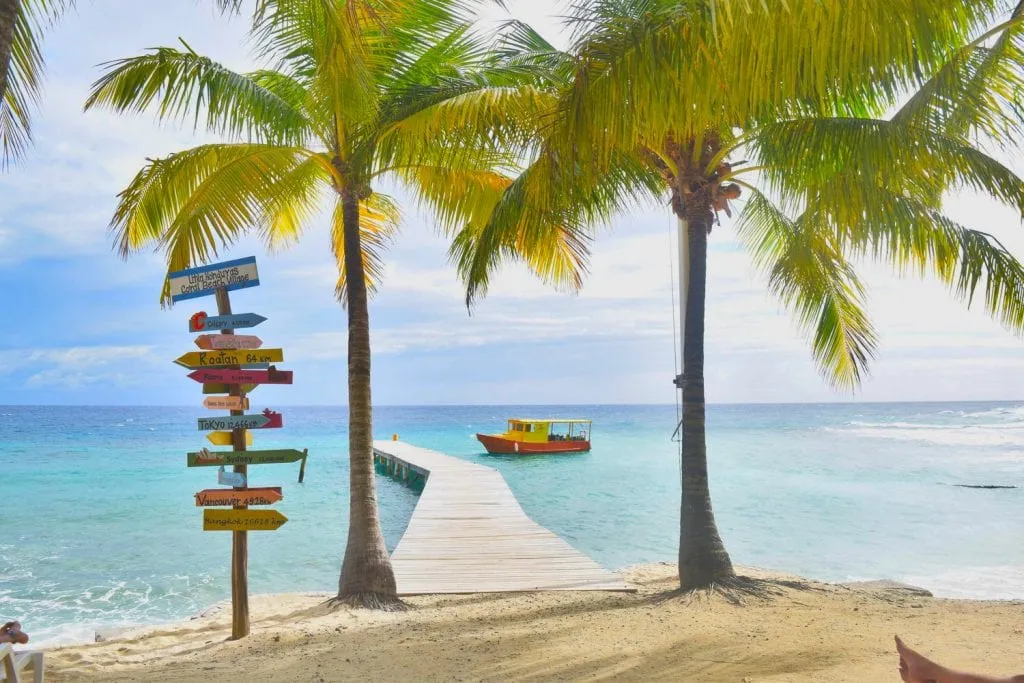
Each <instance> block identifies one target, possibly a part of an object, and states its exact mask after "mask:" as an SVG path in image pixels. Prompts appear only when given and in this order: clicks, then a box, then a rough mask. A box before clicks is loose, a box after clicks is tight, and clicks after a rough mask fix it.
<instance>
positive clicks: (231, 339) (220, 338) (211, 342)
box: [195, 334, 263, 351]
mask: <svg viewBox="0 0 1024 683" xmlns="http://www.w3.org/2000/svg"><path fill="white" fill-rule="evenodd" d="M195 343H196V346H198V347H199V348H201V349H205V350H207V351H211V350H215V349H258V348H260V347H261V346H263V340H262V339H260V338H259V337H257V336H255V335H251V334H201V335H199V336H198V337H196V338H195Z"/></svg>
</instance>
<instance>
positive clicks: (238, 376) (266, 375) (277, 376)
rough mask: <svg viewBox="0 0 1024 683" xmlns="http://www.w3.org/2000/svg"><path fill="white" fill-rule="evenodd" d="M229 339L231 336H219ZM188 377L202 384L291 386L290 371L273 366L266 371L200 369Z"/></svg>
mask: <svg viewBox="0 0 1024 683" xmlns="http://www.w3.org/2000/svg"><path fill="white" fill-rule="evenodd" d="M221 336H223V337H229V336H231V335H228V334H225V335H221ZM188 376H189V377H191V378H192V379H194V380H195V381H197V382H200V383H202V384H291V383H292V371H291V370H278V369H277V368H275V367H274V366H273V365H271V366H270V369H268V370H226V369H225V370H221V369H214V368H201V369H199V370H193V371H192V372H190V373H188Z"/></svg>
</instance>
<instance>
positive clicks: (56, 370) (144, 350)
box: [0, 346, 161, 389]
mask: <svg viewBox="0 0 1024 683" xmlns="http://www.w3.org/2000/svg"><path fill="white" fill-rule="evenodd" d="M158 362H161V359H159V358H157V357H156V355H155V354H154V353H153V347H151V346H78V347H69V348H57V349H8V350H5V351H0V374H12V373H14V372H18V371H28V372H30V373H31V374H30V376H29V377H28V378H27V379H26V380H25V383H24V385H25V386H26V387H41V386H43V387H45V386H50V387H60V388H66V389H80V388H82V387H85V386H88V385H95V384H106V385H130V384H138V383H140V379H139V378H140V377H141V376H142V375H143V374H144V373H143V372H140V371H141V370H143V368H144V367H145V366H149V365H152V364H155V363H158Z"/></svg>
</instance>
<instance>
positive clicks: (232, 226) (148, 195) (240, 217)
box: [110, 144, 329, 303]
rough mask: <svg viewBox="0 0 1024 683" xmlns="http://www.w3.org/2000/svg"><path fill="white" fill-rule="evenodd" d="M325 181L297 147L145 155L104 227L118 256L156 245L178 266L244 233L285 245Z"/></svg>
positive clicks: (220, 147)
mask: <svg viewBox="0 0 1024 683" xmlns="http://www.w3.org/2000/svg"><path fill="white" fill-rule="evenodd" d="M328 179H329V175H328V173H327V171H326V169H325V168H324V163H323V160H322V159H320V158H319V157H318V156H316V155H312V154H310V153H308V152H306V151H305V150H302V149H300V148H289V147H275V146H270V145H251V144H212V145H202V146H200V147H195V148H192V149H189V150H186V151H184V152H179V153H177V154H172V155H170V156H169V157H166V158H163V159H153V160H150V161H149V163H147V165H146V166H145V167H143V169H142V170H141V171H140V172H139V173H138V175H136V177H135V178H134V180H133V181H132V182H131V183H130V184H129V185H128V187H127V188H126V189H125V190H124V191H122V192H121V194H120V195H119V197H120V201H119V203H118V207H117V210H116V211H115V214H114V217H113V219H112V220H111V224H110V230H111V234H112V236H113V238H114V243H115V246H116V248H117V250H118V251H119V253H120V254H121V255H122V256H124V257H127V256H128V255H130V254H132V253H134V252H136V251H139V250H141V249H144V248H146V247H149V246H154V247H156V248H158V249H160V250H161V251H164V252H166V255H167V264H168V270H170V271H174V270H181V269H183V268H188V267H191V266H193V265H195V264H197V263H204V262H208V261H210V260H212V259H213V258H215V257H216V256H217V254H218V252H219V250H220V249H222V248H224V247H226V246H229V245H231V244H233V243H234V242H235V241H236V240H237V239H238V238H239V237H241V236H242V235H243V234H245V233H246V232H248V231H253V230H255V231H259V232H260V233H261V234H262V235H263V236H264V238H265V239H266V241H267V242H268V243H269V244H271V245H273V246H280V245H284V244H287V243H288V242H289V241H291V240H293V239H295V238H296V237H297V236H298V233H299V231H300V229H301V224H302V222H303V220H304V219H305V218H307V217H308V216H309V215H310V213H311V212H312V211H314V210H315V208H316V206H317V202H318V199H319V194H318V193H319V191H320V190H321V189H323V188H324V187H325V186H326V183H328V182H329V180H328ZM164 303H166V301H164Z"/></svg>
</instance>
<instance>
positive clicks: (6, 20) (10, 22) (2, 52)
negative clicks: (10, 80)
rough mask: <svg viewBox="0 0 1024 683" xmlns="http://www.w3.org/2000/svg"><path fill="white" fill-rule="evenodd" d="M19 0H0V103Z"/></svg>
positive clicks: (9, 65)
mask: <svg viewBox="0 0 1024 683" xmlns="http://www.w3.org/2000/svg"><path fill="white" fill-rule="evenodd" d="M19 4H20V0H0V101H2V100H3V99H4V93H6V92H7V73H8V72H9V71H10V69H11V45H13V43H14V22H15V21H16V20H17V18H18V5H19Z"/></svg>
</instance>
